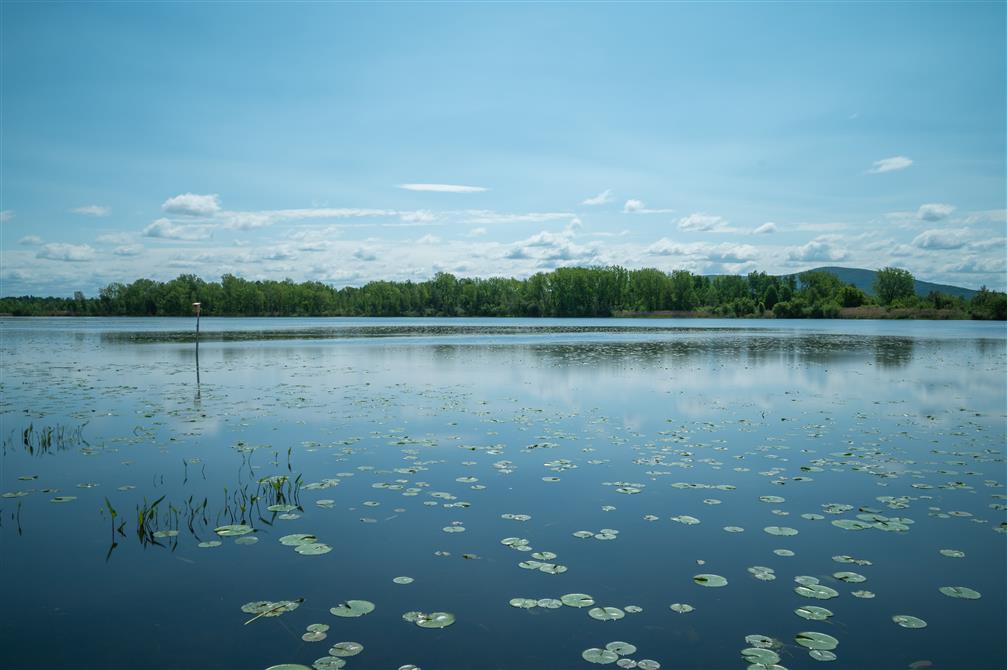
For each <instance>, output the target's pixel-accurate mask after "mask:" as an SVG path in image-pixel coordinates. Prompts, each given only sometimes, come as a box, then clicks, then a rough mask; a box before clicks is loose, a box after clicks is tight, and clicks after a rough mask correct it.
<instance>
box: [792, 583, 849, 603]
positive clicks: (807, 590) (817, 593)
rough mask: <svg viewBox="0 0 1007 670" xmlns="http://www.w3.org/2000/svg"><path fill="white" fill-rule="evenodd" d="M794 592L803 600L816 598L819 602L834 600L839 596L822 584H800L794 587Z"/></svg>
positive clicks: (836, 592)
mask: <svg viewBox="0 0 1007 670" xmlns="http://www.w3.org/2000/svg"><path fill="white" fill-rule="evenodd" d="M794 591H796V592H797V594H798V595H802V596H804V597H805V598H818V599H819V600H828V599H829V598H836V597H838V596H839V591H837V590H835V589H833V588H830V587H828V586H824V585H822V584H808V585H804V584H801V585H800V586H797V587H795V588H794Z"/></svg>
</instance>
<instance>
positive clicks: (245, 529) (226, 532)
mask: <svg viewBox="0 0 1007 670" xmlns="http://www.w3.org/2000/svg"><path fill="white" fill-rule="evenodd" d="M213 532H214V533H216V534H217V535H220V536H221V537H234V536H237V535H247V534H248V533H251V532H252V527H251V526H247V525H245V524H243V523H236V524H231V525H229V526H218V527H217V528H214V529H213Z"/></svg>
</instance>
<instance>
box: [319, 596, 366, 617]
mask: <svg viewBox="0 0 1007 670" xmlns="http://www.w3.org/2000/svg"><path fill="white" fill-rule="evenodd" d="M329 611H330V612H332V613H333V614H335V615H336V616H338V617H344V618H356V617H360V616H364V615H365V614H370V613H371V612H373V611H374V603H372V602H370V601H367V600H347V601H346V602H345V603H339V604H338V605H336V606H335V607H333V608H331V609H329Z"/></svg>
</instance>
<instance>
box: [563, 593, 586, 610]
mask: <svg viewBox="0 0 1007 670" xmlns="http://www.w3.org/2000/svg"><path fill="white" fill-rule="evenodd" d="M559 599H560V602H562V603H563V604H564V605H566V606H568V607H590V606H591V605H594V598H592V597H591V596H589V595H587V594H586V593H568V594H566V595H565V596H560V598H559Z"/></svg>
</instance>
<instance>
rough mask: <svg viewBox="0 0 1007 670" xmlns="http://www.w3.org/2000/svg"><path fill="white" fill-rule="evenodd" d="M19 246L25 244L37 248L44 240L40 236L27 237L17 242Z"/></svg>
mask: <svg viewBox="0 0 1007 670" xmlns="http://www.w3.org/2000/svg"><path fill="white" fill-rule="evenodd" d="M17 243H18V244H24V245H26V246H36V245H39V244H42V238H41V237H39V236H38V235H25V236H24V237H22V238H21V239H20V240H18V241H17Z"/></svg>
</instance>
